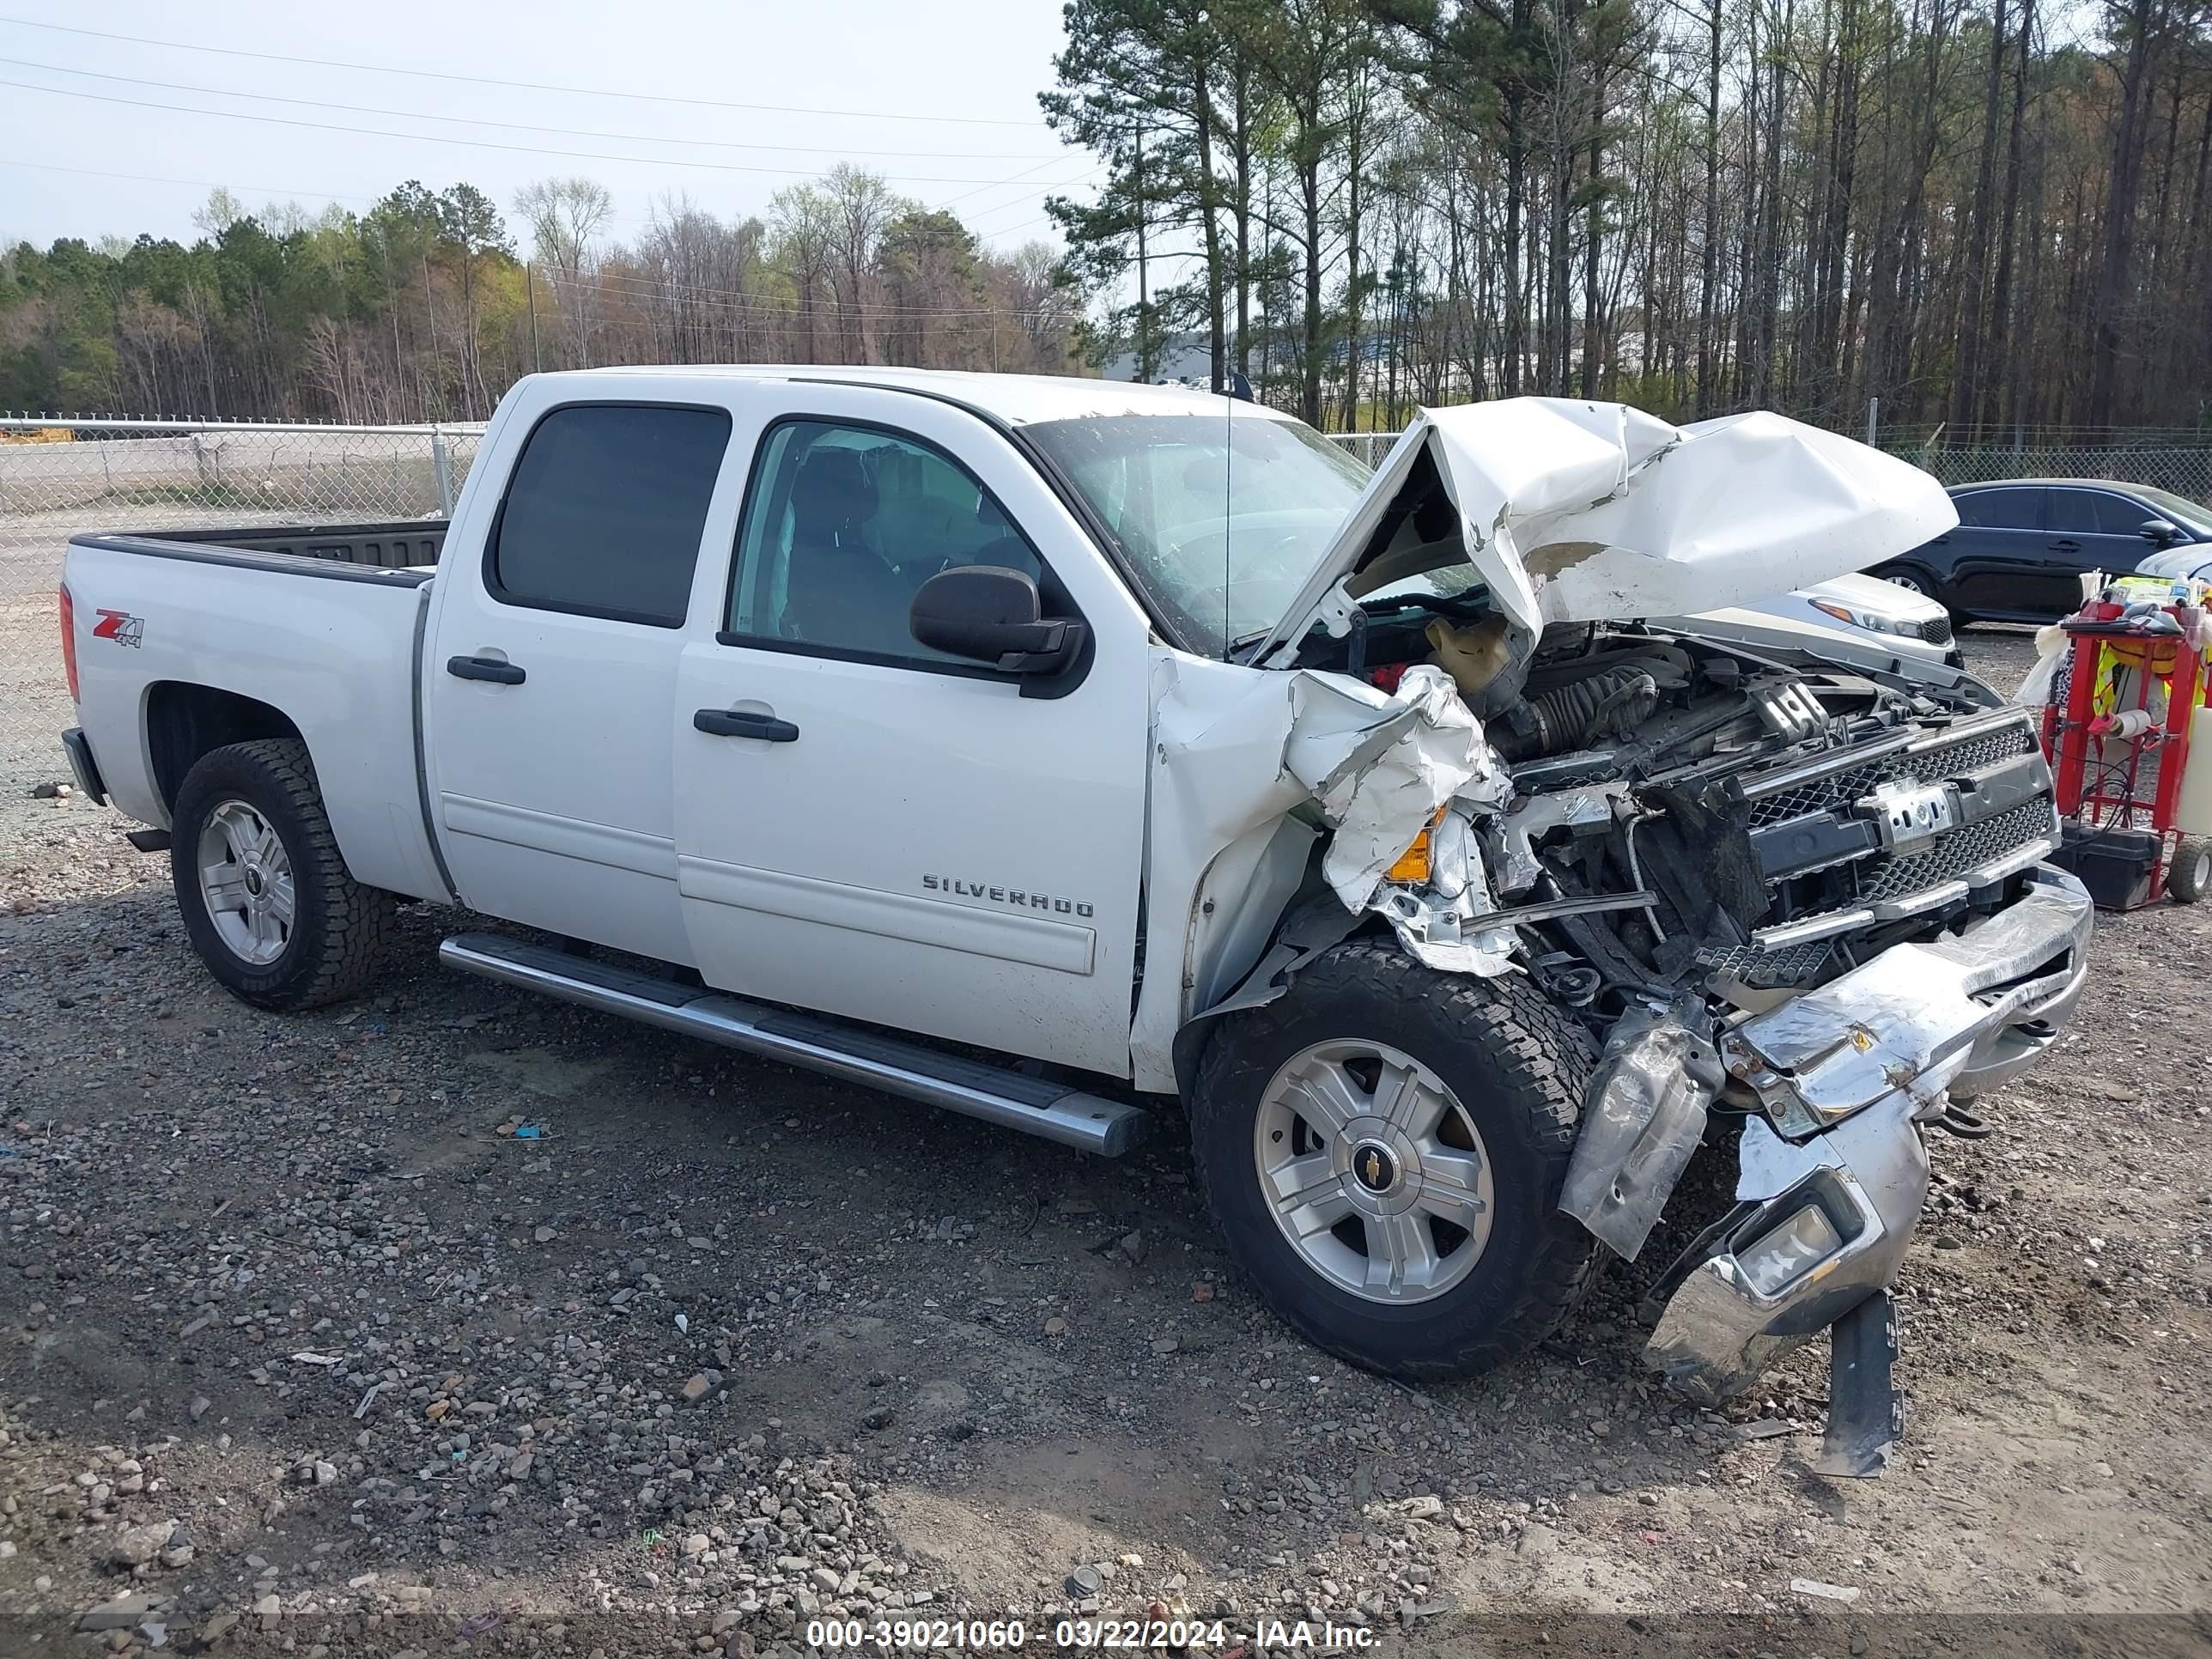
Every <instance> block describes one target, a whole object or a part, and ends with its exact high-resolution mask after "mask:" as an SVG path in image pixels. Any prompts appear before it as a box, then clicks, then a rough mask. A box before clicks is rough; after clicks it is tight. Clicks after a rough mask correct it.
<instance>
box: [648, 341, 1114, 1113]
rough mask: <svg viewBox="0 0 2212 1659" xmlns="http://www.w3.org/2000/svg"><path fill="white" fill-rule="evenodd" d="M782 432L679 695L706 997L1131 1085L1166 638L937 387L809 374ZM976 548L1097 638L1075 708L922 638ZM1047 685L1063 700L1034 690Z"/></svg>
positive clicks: (688, 842) (683, 829)
mask: <svg viewBox="0 0 2212 1659" xmlns="http://www.w3.org/2000/svg"><path fill="white" fill-rule="evenodd" d="M800 403H801V405H802V407H803V409H804V411H805V412H804V413H803V414H794V415H790V416H784V417H781V418H779V419H777V420H776V421H775V422H772V423H770V424H769V425H768V426H767V428H765V430H763V431H762V432H761V433H760V434H759V435H758V439H757V447H756V449H755V453H754V459H753V462H752V468H751V475H750V480H749V482H748V483H747V486H746V491H745V505H744V517H743V519H742V520H741V523H740V525H739V528H738V537H737V554H736V560H735V565H734V568H733V570H732V577H731V582H730V586H729V592H728V594H727V598H726V605H725V612H724V616H723V617H722V625H721V628H720V631H719V632H718V633H717V634H716V635H714V637H713V638H712V639H708V638H705V637H697V638H695V639H694V640H693V641H691V642H690V643H689V644H687V646H686V647H685V648H684V654H683V660H682V664H681V666H680V668H679V671H678V695H677V700H676V729H675V734H674V753H675V757H676V775H677V805H676V838H677V852H678V858H677V864H678V885H679V887H680V889H681V890H682V893H683V901H684V917H685V921H686V924H687V926H688V927H689V928H690V935H691V944H692V951H693V955H694V958H695V959H696V962H697V963H698V965H699V968H700V971H701V972H702V975H704V976H705V978H706V979H707V981H708V983H709V984H712V985H715V986H719V987H724V988H726V989H729V990H732V991H735V992H738V993H740V994H750V995H753V996H757V997H762V998H765V999H768V1000H774V1001H778V1002H784V1003H789V1004H793V1005H795V1006H799V1007H803V1008H810V1009H817V1010H821V1011H823V1012H829V1013H833V1014H841V1015H846V1016H849V1017H853V1018H859V1019H863V1020H867V1021H871V1022H874V1023H877V1024H884V1025H890V1026H893V1027H896V1028H898V1029H902V1030H913V1031H918V1032H923V1033H927V1034H929V1035H933V1036H940V1037H946V1038H951V1039H954V1040H957V1041H961V1042H972V1043H975V1044H979V1045H981V1046H984V1047H987V1048H994V1049H1002V1050H1006V1051H1010V1052H1012V1053H1015V1054H1026V1055H1030V1056H1034V1057H1036V1058H1039V1059H1044V1060H1057V1061H1061V1062H1064V1063H1066V1064H1069V1065H1073V1066H1082V1067H1084V1068H1086V1069H1089V1070H1092V1071H1097V1072H1103V1073H1109V1074H1116V1075H1124V1076H1126V1075H1127V1073H1128V1070H1129V1026H1130V1015H1131V998H1132V992H1133V983H1134V975H1135V970H1136V963H1135V948H1136V938H1137V925H1138V908H1139V879H1140V876H1141V870H1142V850H1143V845H1144V829H1145V818H1144V814H1145V801H1146V743H1147V738H1148V714H1147V699H1146V672H1147V671H1146V628H1145V623H1144V621H1143V619H1142V617H1141V614H1140V613H1139V611H1137V609H1136V607H1135V605H1133V603H1132V602H1131V601H1130V599H1128V597H1127V594H1126V593H1125V592H1123V591H1122V590H1121V588H1120V587H1119V586H1118V585H1117V584H1116V583H1115V581H1114V580H1113V578H1112V576H1111V575H1110V573H1109V572H1108V571H1107V570H1106V569H1105V568H1104V566H1103V561H1102V560H1101V559H1100V557H1099V556H1098V554H1097V551H1096V550H1094V549H1093V548H1091V546H1090V545H1089V544H1088V543H1087V542H1086V541H1085V538H1084V535H1083V532H1082V530H1081V528H1080V527H1079V526H1078V524H1077V523H1076V521H1075V520H1074V519H1073V517H1072V516H1071V515H1070V514H1069V513H1068V512H1067V510H1066V508H1065V507H1063V506H1062V505H1061V503H1060V501H1059V500H1058V499H1057V498H1056V497H1055V496H1054V495H1053V493H1052V492H1051V490H1050V489H1048V487H1047V486H1046V485H1045V483H1044V481H1043V480H1042V478H1041V477H1039V476H1038V474H1037V473H1036V471H1035V470H1034V469H1033V468H1032V467H1030V465H1029V464H1028V463H1027V462H1026V461H1025V460H1024V459H1023V458H1022V456H1021V455H1020V454H1019V453H1018V451H1017V450H1016V449H1015V448H1014V447H1013V446H1012V444H1011V443H1010V442H1009V441H1007V440H1006V438H1004V437H1003V436H1002V435H1000V434H999V433H998V432H996V431H995V430H994V429H993V428H991V427H989V426H988V425H987V424H986V423H985V422H983V421H981V420H980V419H979V418H977V417H975V416H971V415H969V414H967V413H965V412H964V411H963V410H958V409H957V408H954V407H952V406H951V405H949V404H944V403H941V402H939V401H937V400H935V399H933V398H925V397H921V396H917V395H915V394H911V393H906V392H893V391H887V390H878V389H874V388H868V387H855V386H826V385H824V386H806V387H805V388H804V391H803V393H802V396H801V398H800ZM957 564H986V565H998V566H1005V567H1009V568H1014V569H1018V570H1021V571H1023V572H1024V574H1029V575H1031V576H1033V577H1035V578H1036V580H1037V581H1038V585H1039V586H1040V588H1041V589H1042V591H1043V592H1044V594H1045V596H1046V602H1047V611H1048V614H1052V615H1063V616H1064V615H1069V614H1071V613H1072V614H1075V615H1079V616H1080V617H1081V618H1082V619H1083V620H1084V622H1085V624H1086V625H1087V627H1088V628H1089V629H1090V631H1091V638H1092V641H1093V645H1092V651H1091V658H1090V660H1089V662H1088V664H1087V666H1085V668H1084V669H1083V671H1081V672H1080V674H1079V675H1070V676H1069V677H1068V678H1069V680H1071V681H1073V684H1060V685H1055V686H1054V687H1053V688H1051V689H1052V690H1054V691H1055V692H1057V693H1058V695H1051V696H1038V695H1028V696H1025V695H1024V690H1025V687H1024V683H1023V682H1022V680H1021V679H1020V678H1018V677H1016V676H1013V675H1011V674H1006V673H1002V672H1000V671H998V670H997V669H995V668H994V667H987V666H985V665H981V664H977V663H973V662H967V661H962V660H958V659H953V658H951V657H948V656H945V655H944V654H942V653H938V652H934V651H932V650H930V649H928V648H927V647H923V646H921V644H919V643H917V642H916V641H915V639H914V638H913V636H912V635H911V634H910V633H909V632H908V629H907V625H906V617H907V608H908V604H909V602H910V601H911V599H912V598H913V595H914V592H915V589H916V588H917V587H919V586H921V583H922V582H923V581H925V580H927V579H928V578H929V577H930V576H931V575H933V574H936V573H937V572H938V571H939V570H942V569H945V568H948V567H951V566H953V565H957ZM1027 689H1028V690H1030V691H1031V692H1033V693H1034V692H1035V691H1036V690H1038V689H1039V688H1038V687H1037V686H1036V685H1035V684H1031V685H1030V686H1029V687H1028V688H1027Z"/></svg>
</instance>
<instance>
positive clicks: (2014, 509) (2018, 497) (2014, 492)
mask: <svg viewBox="0 0 2212 1659" xmlns="http://www.w3.org/2000/svg"><path fill="white" fill-rule="evenodd" d="M2043 495H2044V492H2043V491H2042V490H2040V489H1977V490H1973V491H1972V492H1971V493H1969V494H1967V495H1961V496H1960V497H1959V498H1958V507H1959V522H1960V524H1962V525H1965V526H1968V527H1969V528H1975V529H1982V530H2039V529H2041V528H2042V527H2043V516H2042V515H2043Z"/></svg>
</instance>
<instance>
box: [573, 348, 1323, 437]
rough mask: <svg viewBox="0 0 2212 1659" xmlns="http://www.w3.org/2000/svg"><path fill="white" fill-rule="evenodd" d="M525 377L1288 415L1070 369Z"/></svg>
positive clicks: (1013, 419)
mask: <svg viewBox="0 0 2212 1659" xmlns="http://www.w3.org/2000/svg"><path fill="white" fill-rule="evenodd" d="M641 378H650V379H652V380H657V381H660V382H663V383H668V382H683V381H687V380H688V381H695V382H696V383H698V384H699V385H701V386H726V385H727V384H728V383H729V382H730V381H732V380H759V381H785V382H789V381H800V380H812V381H817V382H822V383H825V384H829V385H833V386H882V387H888V388H891V389H894V390H898V391H905V392H915V393H918V394H920V395H921V396H924V397H932V398H951V399H952V400H954V401H956V402H958V403H962V404H968V405H969V406H970V407H972V408H975V409H977V410H981V411H982V412H983V413H984V414H986V415H988V416H993V417H994V418H995V419H998V420H1000V421H1003V422H1006V423H1007V424H1008V425H1010V426H1026V425H1030V424H1032V423H1035V422H1041V421H1071V420H1083V419H1088V418H1093V417H1097V416H1113V415H1213V416H1219V417H1221V418H1222V419H1224V420H1228V419H1232V418H1233V419H1236V420H1239V421H1244V420H1267V421H1287V420H1289V419H1290V418H1291V416H1287V415H1284V414H1280V413H1279V412H1278V411H1276V410H1272V409H1269V408H1267V406H1266V405H1264V404H1250V403H1243V402H1241V401H1237V400H1234V399H1231V398H1224V397H1220V396H1218V395H1217V394H1215V393H1213V392H1200V391H1196V390H1194V389H1192V388H1190V387H1188V386H1141V385H1139V384H1137V383H1135V382H1133V381H1129V380H1092V379H1088V378H1085V377H1079V376H1077V375H1073V374H1065V375H1056V374H971V373H969V372H967V371H965V370H959V369H942V368H878V367H876V366H874V365H872V364H866V363H861V364H829V363H712V364H705V365H698V364H686V365H684V366H681V367H675V366H671V367H667V368H651V367H643V366H639V367H624V368H586V369H570V370H562V371H560V372H558V373H555V374H545V375H542V376H532V379H539V380H551V381H573V382H574V383H575V385H576V387H577V389H578V392H580V393H581V394H589V393H591V392H601V393H602V394H604V390H605V383H606V381H607V380H610V379H617V380H636V379H641Z"/></svg>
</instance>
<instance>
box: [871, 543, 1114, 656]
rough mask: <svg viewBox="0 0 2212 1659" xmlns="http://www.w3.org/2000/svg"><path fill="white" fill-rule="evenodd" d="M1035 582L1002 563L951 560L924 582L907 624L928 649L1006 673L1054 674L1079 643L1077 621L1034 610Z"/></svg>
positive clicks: (1038, 607) (1080, 627)
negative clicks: (947, 567)
mask: <svg viewBox="0 0 2212 1659" xmlns="http://www.w3.org/2000/svg"><path fill="white" fill-rule="evenodd" d="M1041 608H1042V607H1041V605H1040V602H1039V600H1038V598H1037V586H1036V582H1034V581H1032V580H1030V578H1029V577H1027V576H1024V574H1022V573H1021V572H1020V571H1018V570H1008V569H1007V568H1005V567H1004V566H1003V565H995V564H969V565H957V566H955V567H954V568H952V569H951V570H940V571H939V572H938V573H937V574H935V575H934V576H932V577H931V578H930V579H929V580H927V581H926V582H924V583H923V584H922V585H921V588H920V589H919V590H918V591H917V592H915V596H914V603H913V604H912V605H909V606H908V609H907V626H908V629H910V630H911V631H912V632H913V635H914V636H915V639H917V640H919V641H921V643H922V644H924V645H926V646H927V647H930V649H932V650H933V651H943V652H945V653H949V654H950V655H952V656H955V657H968V658H971V659H974V660H975V661H977V662H987V663H989V664H990V665H992V666H993V667H994V668H997V669H1000V670H1001V671H1005V672H1006V673H1009V674H1054V673H1058V672H1059V671H1060V670H1061V669H1063V668H1065V667H1066V666H1067V665H1068V664H1069V663H1071V662H1073V661H1074V660H1075V653H1077V652H1078V651H1079V650H1081V649H1082V647H1083V624H1082V623H1079V622H1071V621H1066V620H1047V619H1045V618H1044V617H1041V616H1040V615H1039V614H1038V613H1039V611H1040V610H1041Z"/></svg>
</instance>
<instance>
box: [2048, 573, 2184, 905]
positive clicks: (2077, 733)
mask: <svg viewBox="0 0 2212 1659" xmlns="http://www.w3.org/2000/svg"><path fill="white" fill-rule="evenodd" d="M2202 620H2203V611H2200V610H2198V609H2197V607H2196V606H2194V605H2185V604H2167V605H2160V604H2157V603H2154V602H2142V601H2139V602H2136V603H2135V604H2127V605H2124V604H2118V603H2115V602H2113V601H2112V600H2110V599H2104V598H2101V597H2100V598H2098V599H2092V600H2090V601H2089V602H2088V603H2087V605H2083V606H2082V607H2081V611H2079V612H2078V613H2077V614H2075V615H2074V616H2072V617H2068V618H2067V619H2066V620H2065V621H2064V622H2063V623H2060V624H2059V626H2060V627H2061V628H2063V629H2065V631H2066V635H2067V638H2068V642H2069V647H2070V649H2069V659H2068V661H2067V663H2066V665H2064V667H2063V669H2062V670H2061V680H2060V683H2059V684H2057V685H2056V686H2054V687H2053V690H2052V694H2051V702H2049V703H2048V704H2046V705H2045V708H2044V711H2043V750H2044V753H2045V755H2046V756H2048V757H2050V760H2051V768H2052V770H2053V773H2054V774H2055V778H2056V783H2057V796H2058V811H2059V816H2060V817H2063V818H2064V819H2065V820H2067V823H2066V825H2065V831H2066V837H2065V840H2066V844H2065V846H2064V848H2062V850H2061V854H2060V861H2061V862H2062V863H2063V864H2065V865H2066V866H2068V867H2069V868H2070V869H2072V870H2073V871H2074V872H2075V874H2076V875H2077V876H2079V877H2081V879H2082V880H2083V882H2084V883H2085V884H2087V886H2088V887H2089V889H2090V891H2091V892H2092V894H2093V895H2094V896H2095V897H2096V900H2097V902H2098V904H2099V906H2100V908H2106V909H2115V910H2126V909H2133V908H2136V907H2137V906H2138V905H2143V904H2151V903H2155V902H2157V901H2158V900H2159V899H2160V898H2163V897H2166V896H2172V898H2173V899H2174V900H2175V901H2176V902H2179V903H2183V904H2193V903H2195V902H2197V899H2199V898H2200V897H2202V896H2204V895H2205V894H2206V893H2208V892H2212V839H2208V838H2207V837H2205V836H2202V835H2198V834H2191V833H2189V830H2188V829H2186V828H2185V826H2184V824H2183V823H2182V822H2181V818H2180V815H2179V808H2180V805H2181V799H2182V789H2183V784H2184V781H2185V778H2186V775H2187V772H2188V766H2189V751H2190V737H2191V730H2192V728H2193V727H2194V726H2195V724H2196V718H2195V717H2196V715H2197V712H2198V708H2199V705H2200V704H2201V703H2202V702H2203V690H2204V656H2203V651H2202V649H2201V648H2200V647H2199V645H2198V643H2197V641H2198V638H2199V626H2200V623H2201V622H2202ZM2161 692H2162V693H2163V696H2161V695H2160V694H2161Z"/></svg>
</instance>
